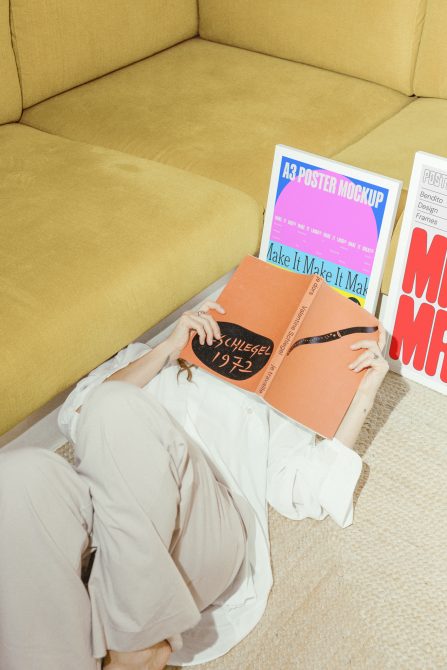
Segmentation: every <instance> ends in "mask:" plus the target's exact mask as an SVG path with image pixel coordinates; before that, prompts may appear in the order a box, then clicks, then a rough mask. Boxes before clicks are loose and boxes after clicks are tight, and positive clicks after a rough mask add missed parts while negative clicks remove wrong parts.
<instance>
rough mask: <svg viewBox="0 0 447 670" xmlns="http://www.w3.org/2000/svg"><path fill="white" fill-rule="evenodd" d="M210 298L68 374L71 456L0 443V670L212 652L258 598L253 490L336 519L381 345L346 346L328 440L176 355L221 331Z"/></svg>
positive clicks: (158, 665) (262, 563) (381, 366)
mask: <svg viewBox="0 0 447 670" xmlns="http://www.w3.org/2000/svg"><path fill="white" fill-rule="evenodd" d="M224 311H225V310H224V309H223V308H222V307H221V306H220V305H219V304H218V303H216V302H212V301H206V302H204V304H203V305H202V306H201V307H200V309H199V310H198V312H192V311H186V312H184V313H183V314H182V316H181V317H180V319H179V320H178V322H177V324H176V326H175V328H174V330H173V331H172V333H171V334H170V335H169V336H168V337H167V338H166V339H165V340H164V341H163V342H161V343H160V344H158V345H157V346H155V347H154V348H151V347H149V346H148V345H146V344H142V343H132V344H129V345H128V346H127V347H125V348H124V349H122V350H121V351H119V352H118V353H117V354H116V355H115V356H114V357H112V358H111V359H109V360H107V361H106V362H105V363H103V364H101V365H100V366H98V367H97V368H95V369H94V370H93V371H92V372H90V374H89V375H87V376H86V377H84V378H83V379H81V380H80V381H79V382H78V383H77V385H76V387H75V388H74V390H73V391H72V392H71V393H70V394H69V395H68V397H67V399H66V400H65V402H64V404H63V405H62V407H61V409H60V411H59V414H58V423H59V427H60V429H61V430H62V432H63V433H64V434H65V435H66V437H67V438H68V439H69V440H70V441H71V442H72V443H73V445H74V453H75V465H74V467H73V466H72V465H70V464H69V463H68V462H67V461H66V460H65V459H63V458H61V457H60V456H59V455H58V454H55V453H53V452H51V451H48V450H45V449H39V448H32V447H27V448H23V449H17V450H15V451H14V450H11V451H9V452H8V451H6V452H4V453H0V478H1V482H0V536H1V538H2V549H1V552H0V593H1V601H0V602H1V604H0V665H1V667H2V669H3V670H23V669H24V668H33V670H61V669H62V668H63V669H64V670H94V669H95V668H100V667H104V668H107V670H125V669H126V668H127V669H130V668H132V669H133V670H161V669H162V668H164V667H165V665H166V664H167V663H168V661H169V663H171V664H173V665H194V664H198V663H203V662H206V661H209V660H211V659H214V658H217V657H218V656H221V655H223V654H225V653H226V652H227V651H228V650H229V649H231V648H232V647H233V646H234V645H235V644H237V643H238V642H239V641H240V640H241V639H242V638H243V637H245V636H246V635H247V634H248V633H249V632H250V631H251V630H252V629H253V628H254V626H255V625H256V624H257V622H258V621H259V620H260V619H261V617H262V614H263V612H264V610H265V607H266V604H267V599H268V595H269V591H270V589H271V586H272V571H271V565H270V547H269V532H268V516H267V503H270V504H271V505H272V506H273V507H274V508H275V509H276V510H277V511H278V512H280V513H281V514H283V515H284V516H286V517H288V518H290V519H297V520H299V519H304V518H311V519H324V518H325V517H327V516H328V515H329V516H330V517H331V518H332V519H333V521H335V523H336V524H338V525H339V526H341V527H346V526H348V525H350V524H351V523H352V519H353V492H354V489H355V486H356V483H357V481H358V478H359V476H360V472H361V467H362V463H361V458H360V456H359V455H358V454H357V453H356V452H355V451H354V450H353V446H354V443H355V440H356V437H357V435H358V433H359V431H360V428H361V426H362V424H363V422H364V420H365V417H366V416H367V414H368V412H369V411H370V409H371V407H372V404H373V401H374V398H375V396H376V393H377V390H378V388H379V386H380V384H381V383H382V380H383V378H384V376H385V374H386V372H387V370H388V364H387V363H386V361H385V359H384V358H383V356H382V353H381V351H382V348H383V345H384V331H383V328H382V327H380V339H379V343H376V342H373V341H370V340H360V341H358V342H357V343H356V344H355V345H351V346H353V348H355V349H358V350H359V352H361V353H360V355H359V356H358V358H357V359H356V362H355V365H354V366H353V368H352V369H353V374H356V373H358V372H359V371H360V370H363V369H365V368H368V371H367V373H366V374H365V375H364V378H363V380H362V381H361V383H360V387H359V390H358V392H357V394H356V395H355V397H354V400H353V402H352V403H351V406H350V408H349V410H348V412H347V414H346V415H345V418H344V419H343V422H342V424H341V425H340V428H339V430H338V432H337V434H336V436H335V438H334V439H333V440H329V439H325V440H321V441H318V442H317V441H316V436H315V434H314V433H313V432H311V431H309V430H307V429H305V428H303V427H301V426H299V425H298V424H296V423H294V422H293V421H291V420H289V419H288V418H286V417H285V416H283V415H281V414H279V413H278V412H276V411H275V410H273V409H272V408H270V407H269V406H268V405H266V404H265V403H264V402H263V401H261V400H259V399H258V398H257V397H255V396H253V395H249V394H246V393H245V392H244V391H242V390H240V389H238V388H236V387H234V386H232V385H230V384H228V383H226V382H224V381H221V380H220V379H218V378H217V377H215V376H213V375H211V374H209V373H207V372H205V371H203V370H201V369H199V368H196V367H194V369H192V368H191V366H187V365H186V364H185V362H184V361H182V360H181V359H178V356H179V354H180V351H181V350H182V348H183V347H184V345H185V344H186V342H187V340H188V338H189V335H190V331H196V332H197V333H198V335H199V338H200V342H201V343H202V344H203V343H204V342H205V340H206V341H207V342H208V344H211V343H212V342H213V338H219V337H220V332H219V326H218V323H217V322H216V320H215V318H214V317H213V315H212V314H211V312H215V313H216V312H218V313H224ZM347 346H348V345H347ZM179 365H180V367H179ZM297 402H299V398H297ZM93 551H95V553H94V559H93V563H92V568H91V573H90V577H89V580H88V592H87V588H86V587H85V586H84V584H83V582H82V580H81V567H82V565H83V563H84V562H85V559H86V557H88V556H89V555H90V554H91V553H92V552H93Z"/></svg>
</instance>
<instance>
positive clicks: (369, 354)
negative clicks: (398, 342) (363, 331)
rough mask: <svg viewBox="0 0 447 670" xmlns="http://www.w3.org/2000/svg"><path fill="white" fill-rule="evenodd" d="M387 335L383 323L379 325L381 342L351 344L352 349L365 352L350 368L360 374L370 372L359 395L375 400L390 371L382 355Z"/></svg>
mask: <svg viewBox="0 0 447 670" xmlns="http://www.w3.org/2000/svg"><path fill="white" fill-rule="evenodd" d="M385 342H386V333H385V329H384V327H383V326H382V324H381V323H379V340H378V341H377V342H376V341H375V340H359V341H358V342H355V343H354V344H351V349H353V350H357V349H363V350H364V351H363V352H362V353H361V354H360V356H358V357H357V358H356V359H355V361H353V362H352V363H351V364H350V365H349V368H350V369H351V370H353V371H354V372H360V370H364V369H365V368H368V372H367V373H366V375H365V376H364V377H363V379H362V381H361V382H360V386H359V388H358V391H357V393H361V394H363V395H366V396H367V397H369V398H370V399H371V401H372V400H374V398H375V395H376V393H377V391H378V390H379V387H380V385H381V383H382V381H383V379H384V377H385V375H386V373H387V372H388V370H389V365H388V362H387V361H386V359H385V358H384V357H383V355H382V351H383V348H384V347H385Z"/></svg>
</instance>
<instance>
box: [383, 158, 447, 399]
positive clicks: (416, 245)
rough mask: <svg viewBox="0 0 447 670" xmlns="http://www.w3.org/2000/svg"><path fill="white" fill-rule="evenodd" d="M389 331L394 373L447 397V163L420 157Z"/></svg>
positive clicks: (413, 178) (393, 282)
mask: <svg viewBox="0 0 447 670" xmlns="http://www.w3.org/2000/svg"><path fill="white" fill-rule="evenodd" d="M384 325H385V328H386V330H387V332H388V333H389V335H390V337H389V341H388V344H387V354H388V360H389V363H390V368H391V369H392V370H393V371H395V372H399V373H400V374H402V375H403V376H405V377H408V378H409V379H413V380H415V381H417V382H420V383H421V384H425V385H426V386H429V387H430V388H432V389H434V390H436V391H439V392H440V393H444V394H446V395H447V158H441V157H440V156H434V155H432V154H427V153H424V152H417V153H416V156H415V160H414V164H413V171H412V175H411V181H410V188H409V191H408V198H407V203H406V208H405V213H404V218H403V222H402V231H401V234H400V238H399V244H398V249H397V255H396V261H395V264H394V270H393V276H392V279H391V288H390V294H389V297H388V301H387V305H386V311H385V316H384Z"/></svg>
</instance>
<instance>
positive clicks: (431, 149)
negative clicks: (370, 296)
mask: <svg viewBox="0 0 447 670" xmlns="http://www.w3.org/2000/svg"><path fill="white" fill-rule="evenodd" d="M446 127H447V100H438V99H419V100H416V101H415V102H413V103H412V104H411V105H408V107H406V108H405V109H403V110H402V111H401V112H399V114H396V115H395V116H394V117H393V118H391V119H389V120H388V121H385V122H384V123H382V124H381V125H380V126H378V127H377V128H375V129H374V130H372V131H371V132H370V133H368V134H367V135H365V137H363V138H362V139H361V140H359V141H358V142H354V143H353V144H352V145H351V146H349V147H347V148H346V149H344V150H343V151H341V152H339V153H338V154H337V155H336V156H335V157H336V158H337V159H338V160H341V161H344V162H345V163H352V165H358V166H359V167H363V168H366V169H367V170H372V171H374V172H381V173H383V174H386V175H388V176H389V177H395V178H396V179H402V180H403V182H404V191H403V193H402V198H401V203H400V210H401V212H402V209H403V204H404V203H405V199H406V194H407V189H408V186H409V183H410V176H411V169H412V167H413V160H414V154H415V153H416V151H427V152H428V153H432V154H438V155H441V156H447V133H446V131H445V129H446ZM401 227H402V214H401V215H400V217H399V219H398V221H397V224H396V227H395V229H394V232H393V237H392V239H391V245H390V249H389V253H388V256H387V261H386V266H385V272H384V275H383V281H382V289H381V290H382V293H385V294H388V292H389V288H390V282H391V276H392V271H393V265H394V260H395V257H396V251H397V243H398V240H399V235H400V231H401Z"/></svg>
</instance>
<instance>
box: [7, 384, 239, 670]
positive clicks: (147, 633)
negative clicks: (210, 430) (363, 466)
mask: <svg viewBox="0 0 447 670" xmlns="http://www.w3.org/2000/svg"><path fill="white" fill-rule="evenodd" d="M75 455H76V465H75V469H74V468H73V467H72V466H71V465H70V464H69V463H68V462H66V461H65V460H64V459H63V458H61V457H60V456H59V455H58V454H54V453H52V452H50V451H46V450H43V449H38V448H32V447H29V448H24V449H20V450H16V451H10V452H4V453H1V452H0V541H1V549H0V667H1V668H2V670H24V669H25V668H27V669H30V670H31V669H32V670H62V669H63V670H97V668H99V667H100V666H101V663H100V660H99V659H101V658H102V657H103V656H104V655H105V653H106V650H107V649H115V650H120V651H132V650H136V649H143V648H145V647H149V646H151V645H152V644H155V643H156V642H159V641H160V640H163V639H168V640H169V641H170V643H171V645H172V646H173V648H174V649H178V648H180V647H181V633H182V632H183V631H185V630H188V629H190V628H192V627H193V626H195V625H196V624H197V623H198V621H199V620H200V616H201V615H200V612H202V611H203V610H204V609H205V608H206V607H207V606H208V605H210V604H211V603H212V602H213V601H214V600H215V599H216V598H217V597H218V596H219V595H220V594H221V593H222V592H223V591H224V590H225V589H226V588H227V587H228V586H229V585H230V584H231V583H232V581H233V580H234V578H235V576H236V574H237V572H238V570H239V568H240V566H241V563H242V560H243V557H244V553H245V546H246V531H245V527H244V525H243V522H242V519H241V516H240V514H239V512H238V510H237V507H236V505H235V503H234V501H233V499H232V496H231V494H230V492H229V491H228V489H227V487H226V486H225V485H224V484H223V483H222V482H220V481H219V479H218V475H217V476H216V473H215V472H214V471H213V468H212V465H211V464H210V463H208V461H207V459H206V457H205V455H204V453H203V452H202V451H201V450H200V448H199V447H198V446H197V445H196V444H194V443H193V442H192V441H191V440H190V438H189V437H188V436H187V434H186V433H185V432H184V431H183V429H182V428H181V426H179V425H178V424H177V422H176V421H175V419H174V418H173V417H172V416H170V414H169V413H168V412H167V411H166V410H165V408H164V407H163V406H162V405H161V404H160V403H159V402H158V401H157V400H156V399H155V398H150V397H148V396H147V395H146V394H145V393H143V391H142V390H141V389H140V388H138V387H137V386H134V385H132V384H129V383H127V382H122V381H110V382H105V383H102V384H100V385H99V386H97V387H95V388H94V389H93V390H92V391H91V392H90V393H89V394H88V396H87V398H86V401H85V403H84V405H83V407H82V409H81V413H80V417H79V421H78V430H77V444H76V445H75ZM75 470H76V471H77V472H76V471H75ZM95 548H96V552H95V555H94V560H93V567H92V569H91V573H90V578H89V581H88V592H87V588H86V587H85V586H84V584H83V582H82V580H81V568H82V564H83V562H85V558H86V556H88V554H89V553H90V552H91V551H94V550H95Z"/></svg>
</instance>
